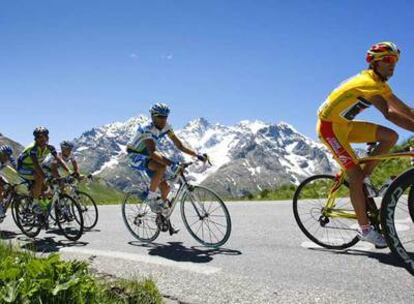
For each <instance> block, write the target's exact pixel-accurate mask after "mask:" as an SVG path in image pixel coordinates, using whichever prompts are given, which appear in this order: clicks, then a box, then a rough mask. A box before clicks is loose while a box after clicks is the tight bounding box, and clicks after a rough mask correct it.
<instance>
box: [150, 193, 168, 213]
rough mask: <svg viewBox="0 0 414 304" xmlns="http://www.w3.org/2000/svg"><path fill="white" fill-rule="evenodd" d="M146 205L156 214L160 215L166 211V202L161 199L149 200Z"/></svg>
mask: <svg viewBox="0 0 414 304" xmlns="http://www.w3.org/2000/svg"><path fill="white" fill-rule="evenodd" d="M146 203H147V204H148V206H149V207H150V209H151V211H152V212H154V213H160V212H161V211H162V210H163V209H164V202H163V200H162V199H161V198H159V197H155V198H151V199H147V201H146Z"/></svg>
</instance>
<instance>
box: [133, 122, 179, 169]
mask: <svg viewBox="0 0 414 304" xmlns="http://www.w3.org/2000/svg"><path fill="white" fill-rule="evenodd" d="M171 134H174V131H173V129H172V127H171V125H169V124H166V126H165V127H164V128H163V129H162V130H159V129H157V128H156V127H155V125H154V124H153V123H152V122H149V123H147V124H144V125H142V126H139V127H138V129H137V134H136V135H135V137H134V139H133V140H132V142H131V143H130V144H129V145H128V149H127V152H128V154H129V164H130V166H131V167H132V168H135V169H137V170H146V171H147V173H148V174H149V175H150V176H151V174H150V173H151V172H149V171H148V170H149V169H148V167H147V165H148V155H149V153H148V151H147V148H146V146H145V140H147V139H151V140H153V141H154V143H155V144H158V143H159V142H160V141H161V140H162V139H164V138H165V137H166V136H167V135H171Z"/></svg>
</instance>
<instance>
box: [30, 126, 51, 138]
mask: <svg viewBox="0 0 414 304" xmlns="http://www.w3.org/2000/svg"><path fill="white" fill-rule="evenodd" d="M41 134H44V135H46V136H48V135H49V130H48V129H46V128H45V127H37V128H36V129H34V131H33V136H34V137H35V138H37V137H38V136H39V135H41Z"/></svg>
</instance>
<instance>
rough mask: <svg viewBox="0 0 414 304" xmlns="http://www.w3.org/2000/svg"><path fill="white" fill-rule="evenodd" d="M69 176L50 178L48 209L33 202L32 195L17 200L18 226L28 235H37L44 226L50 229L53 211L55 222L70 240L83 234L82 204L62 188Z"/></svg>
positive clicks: (48, 182)
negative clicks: (43, 208) (63, 191)
mask: <svg viewBox="0 0 414 304" xmlns="http://www.w3.org/2000/svg"><path fill="white" fill-rule="evenodd" d="M66 179H67V178H58V179H55V178H50V179H48V181H47V184H48V185H49V186H50V188H51V192H50V193H51V199H50V202H49V204H48V208H47V210H42V209H41V208H40V206H39V205H37V204H34V203H33V199H32V197H30V196H25V197H24V199H20V200H18V201H16V203H15V204H14V208H15V213H16V219H17V226H18V227H19V228H20V230H21V231H22V232H23V233H24V234H25V235H27V236H28V237H31V238H33V237H36V236H37V235H39V233H40V231H41V229H42V228H45V229H46V230H48V229H49V226H50V222H49V220H50V219H51V213H52V212H53V214H54V218H53V223H54V224H55V225H57V226H58V228H59V230H60V232H61V233H62V234H63V235H64V236H65V237H66V238H67V239H68V240H70V241H77V240H79V239H80V237H81V236H82V234H83V230H84V225H83V216H82V208H81V206H80V204H79V203H78V202H77V201H76V200H75V199H73V198H72V197H71V196H69V195H68V194H66V193H62V192H61V189H60V185H61V183H64V182H66Z"/></svg>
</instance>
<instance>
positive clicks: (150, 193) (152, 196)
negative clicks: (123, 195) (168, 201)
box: [147, 191, 158, 199]
mask: <svg viewBox="0 0 414 304" xmlns="http://www.w3.org/2000/svg"><path fill="white" fill-rule="evenodd" d="M157 196H158V194H157V192H152V191H148V195H147V199H154V198H156V197H157Z"/></svg>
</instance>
